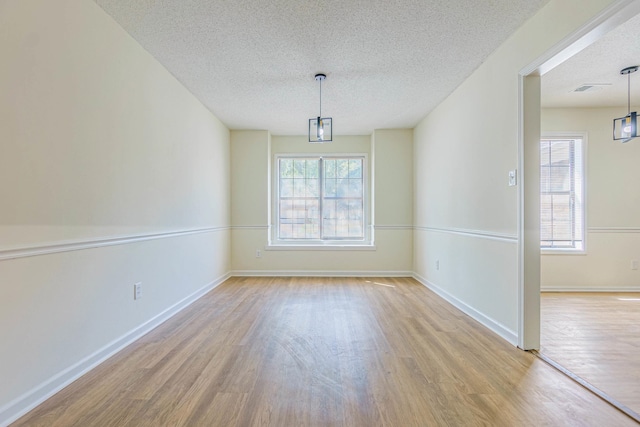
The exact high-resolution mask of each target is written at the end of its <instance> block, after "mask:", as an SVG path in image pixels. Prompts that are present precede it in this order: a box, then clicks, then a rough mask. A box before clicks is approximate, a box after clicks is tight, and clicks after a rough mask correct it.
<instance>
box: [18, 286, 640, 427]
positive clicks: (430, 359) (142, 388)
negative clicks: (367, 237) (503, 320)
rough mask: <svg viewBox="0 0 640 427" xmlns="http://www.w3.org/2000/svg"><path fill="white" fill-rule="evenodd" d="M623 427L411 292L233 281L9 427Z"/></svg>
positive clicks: (590, 400) (596, 403)
mask: <svg viewBox="0 0 640 427" xmlns="http://www.w3.org/2000/svg"><path fill="white" fill-rule="evenodd" d="M183 425H184V426H284V427H287V426H367V427H371V426H401V427H409V426H475V425H478V426H541V425H547V426H566V425H579V426H625V425H636V423H635V422H634V421H632V420H631V419H630V418H628V417H627V416H626V415H624V414H622V413H620V412H619V411H617V410H616V409H614V408H612V407H611V406H610V405H608V404H607V403H605V402H603V401H602V400H601V399H599V398H597V397H596V396H594V395H593V394H591V393H590V392H588V391H586V390H585V389H583V388H582V387H580V386H579V385H577V384H576V383H574V382H573V381H571V380H569V379H568V378H566V377H565V376H563V375H562V374H560V373H558V372H557V371H556V370H554V369H553V368H551V367H549V366H548V365H547V364H545V363H544V362H542V361H541V360H539V359H537V358H536V357H534V356H533V355H531V354H529V353H526V352H523V351H521V350H519V349H517V348H515V347H513V346H511V345H510V344H508V343H506V342H505V341H504V340H502V339H501V338H499V337H497V336H496V335H494V334H493V333H491V332H489V331H488V330H487V329H485V328H484V327H483V326H481V325H479V324H478V323H476V322H475V321H473V320H471V319H470V318H469V317H467V316H466V315H464V314H462V313H461V312H459V311H458V310H456V309H455V308H453V307H452V306H451V305H449V304H447V303H446V302H444V301H443V300H442V299H440V298H439V297H438V296H436V295H435V294H434V293H432V292H431V291H429V290H428V289H426V288H425V287H423V286H422V285H420V284H419V283H417V282H416V281H414V280H412V279H406V278H402V279H398V278H395V279H388V278H387V279H383V278H379V279H373V278H233V279H230V280H228V281H227V282H225V283H223V284H222V285H220V286H219V287H218V288H216V289H214V290H213V291H212V292H210V293H209V294H207V295H206V296H205V297H203V298H201V299H200V300H198V301H197V302H195V303H194V304H193V305H192V306H190V307H189V308H188V309H186V310H184V311H182V312H181V313H179V314H178V315H176V316H175V317H174V318H172V319H171V320H169V321H168V322H166V323H165V324H163V325H161V326H160V327H158V328H157V329H155V330H154V331H152V332H151V333H149V334H148V335H146V336H145V337H143V338H142V339H140V340H138V341H137V342H136V343H134V344H133V345H131V346H129V347H128V348H126V349H125V350H124V351H122V352H120V353H119V354H117V355H116V356H114V357H113V358H111V359H109V360H108V361H107V362H105V363H104V364H102V365H101V366H99V367H98V368H96V369H95V370H93V371H92V372H90V373H89V374H87V375H86V376H84V377H83V378H81V379H79V380H78V381H76V382H75V383H73V384H72V385H70V386H69V387H67V388H66V389H64V390H62V391H61V392H60V393H58V394H57V395H56V396H54V397H52V398H51V399H49V400H48V401H47V402H45V403H43V404H42V405H40V406H39V407H38V408H36V409H34V410H33V411H32V412H31V413H29V414H27V415H26V416H25V417H23V418H22V419H20V420H18V422H16V423H15V426H183Z"/></svg>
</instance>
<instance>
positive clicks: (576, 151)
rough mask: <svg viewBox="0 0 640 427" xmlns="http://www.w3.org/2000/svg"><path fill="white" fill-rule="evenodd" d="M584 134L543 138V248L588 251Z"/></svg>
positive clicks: (541, 242)
mask: <svg viewBox="0 0 640 427" xmlns="http://www.w3.org/2000/svg"><path fill="white" fill-rule="evenodd" d="M583 145H584V137H567V136H562V137H560V136H558V137H549V138H543V139H542V140H541V141H540V248H541V249H543V250H558V251H574V252H581V251H584V248H585V246H584V235H585V232H584V228H585V221H584V186H585V179H584V159H583V152H584V147H583Z"/></svg>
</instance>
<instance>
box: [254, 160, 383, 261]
mask: <svg viewBox="0 0 640 427" xmlns="http://www.w3.org/2000/svg"><path fill="white" fill-rule="evenodd" d="M296 157H298V158H309V157H321V158H322V157H338V158H344V157H362V158H363V170H362V178H363V182H364V187H365V191H364V194H363V205H364V209H363V226H364V239H363V240H300V241H294V240H280V239H279V238H278V218H279V217H280V212H279V210H280V204H279V203H278V196H279V193H280V191H279V185H280V181H279V179H278V178H279V175H280V171H279V170H278V163H279V160H280V158H296ZM369 167H370V163H369V155H368V154H367V153H352V152H348V153H341V152H331V153H277V154H274V156H273V163H272V165H271V168H272V171H273V174H272V176H271V178H272V179H271V201H270V202H271V206H272V218H273V221H272V223H271V224H270V225H269V229H270V230H269V242H268V244H267V246H266V247H265V250H284V251H286V250H292V249H295V250H309V251H317V250H321V251H322V250H347V251H348V250H357V251H368V250H376V246H375V244H374V242H373V225H372V224H371V217H372V215H371V212H372V209H373V195H372V192H373V189H372V183H371V181H370V175H369Z"/></svg>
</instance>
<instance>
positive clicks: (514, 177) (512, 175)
mask: <svg viewBox="0 0 640 427" xmlns="http://www.w3.org/2000/svg"><path fill="white" fill-rule="evenodd" d="M517 183H518V173H517V171H516V170H515V169H514V170H512V171H509V187H513V186H515V185H516V184H517Z"/></svg>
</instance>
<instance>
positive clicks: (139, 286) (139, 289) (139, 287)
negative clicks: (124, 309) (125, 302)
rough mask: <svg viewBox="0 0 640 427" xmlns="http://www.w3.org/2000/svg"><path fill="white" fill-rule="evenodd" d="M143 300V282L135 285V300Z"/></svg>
mask: <svg viewBox="0 0 640 427" xmlns="http://www.w3.org/2000/svg"><path fill="white" fill-rule="evenodd" d="M140 298H142V282H138V283H136V284H135V285H133V299H140Z"/></svg>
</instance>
